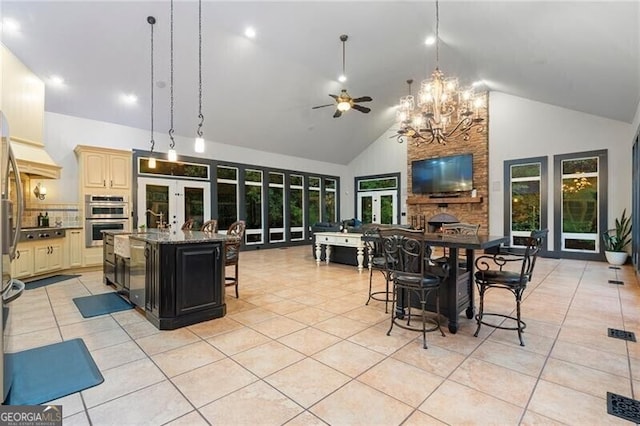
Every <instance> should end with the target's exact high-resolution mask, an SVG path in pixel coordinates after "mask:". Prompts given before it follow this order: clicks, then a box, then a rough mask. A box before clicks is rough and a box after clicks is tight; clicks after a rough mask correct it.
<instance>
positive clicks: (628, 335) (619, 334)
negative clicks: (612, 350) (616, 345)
mask: <svg viewBox="0 0 640 426" xmlns="http://www.w3.org/2000/svg"><path fill="white" fill-rule="evenodd" d="M608 334H609V337H615V338H616V339H622V340H628V341H630V342H635V341H636V334H635V333H634V332H633V331H624V330H618V329H615V328H610V329H609V333H608Z"/></svg>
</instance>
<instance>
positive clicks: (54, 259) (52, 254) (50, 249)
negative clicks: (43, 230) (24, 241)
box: [33, 240, 63, 274]
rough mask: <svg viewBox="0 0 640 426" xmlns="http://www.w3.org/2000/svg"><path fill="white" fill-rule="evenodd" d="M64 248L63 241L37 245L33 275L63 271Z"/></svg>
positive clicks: (35, 245)
mask: <svg viewBox="0 0 640 426" xmlns="http://www.w3.org/2000/svg"><path fill="white" fill-rule="evenodd" d="M62 246H63V240H48V241H46V242H44V243H35V244H34V262H33V273H34V274H43V273H46V272H51V271H56V270H59V269H62Z"/></svg>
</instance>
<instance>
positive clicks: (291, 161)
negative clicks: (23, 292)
mask: <svg viewBox="0 0 640 426" xmlns="http://www.w3.org/2000/svg"><path fill="white" fill-rule="evenodd" d="M149 139H150V134H149V131H148V130H142V129H136V128H133V127H126V126H120V125H117V124H112V123H106V122H102V121H95V120H88V119H84V118H79V117H73V116H69V115H62V114H55V113H50V112H47V113H45V125H44V143H45V146H46V149H47V151H48V152H49V154H51V157H52V158H53V160H54V161H56V162H57V163H58V164H59V165H60V166H62V173H61V177H60V180H55V181H54V180H52V181H49V182H46V184H47V191H48V195H47V201H48V202H50V203H55V202H60V203H65V202H71V203H75V202H78V191H79V181H78V162H77V159H76V156H75V154H74V152H73V149H74V148H75V147H76V145H91V146H99V147H107V148H115V149H123V150H131V149H141V150H149V149H150V145H149ZM155 141H156V145H155V151H156V152H163V153H166V152H167V150H168V149H169V137H168V136H167V135H166V134H160V133H157V134H156V135H155ZM175 141H176V145H175V147H176V151H178V155H181V154H182V155H189V156H195V154H194V153H193V140H192V139H190V138H184V137H179V136H176V137H175ZM206 147H207V149H206V152H205V153H204V154H197V156H200V157H205V158H215V159H216V160H223V161H229V162H236V163H244V164H255V165H260V166H267V167H273V168H281V169H286V170H296V171H301V172H309V173H320V174H326V175H334V176H340V178H341V180H343V181H344V180H345V176H346V175H347V166H344V165H339V164H332V163H326V162H322V161H313V160H308V159H304V158H298V157H292V156H287V155H280V154H273V153H269V152H264V151H257V150H254V149H247V148H242V147H238V146H233V145H226V144H221V143H216V142H211V141H207V142H206Z"/></svg>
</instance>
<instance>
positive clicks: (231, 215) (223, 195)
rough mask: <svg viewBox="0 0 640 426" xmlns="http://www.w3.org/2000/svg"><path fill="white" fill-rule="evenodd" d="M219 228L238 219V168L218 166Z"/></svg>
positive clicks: (222, 229) (224, 227) (223, 228)
mask: <svg viewBox="0 0 640 426" xmlns="http://www.w3.org/2000/svg"><path fill="white" fill-rule="evenodd" d="M217 170H218V229H219V230H221V231H224V230H225V229H229V226H231V224H232V223H233V222H235V221H236V220H238V169H237V168H235V167H226V166H218V169H217Z"/></svg>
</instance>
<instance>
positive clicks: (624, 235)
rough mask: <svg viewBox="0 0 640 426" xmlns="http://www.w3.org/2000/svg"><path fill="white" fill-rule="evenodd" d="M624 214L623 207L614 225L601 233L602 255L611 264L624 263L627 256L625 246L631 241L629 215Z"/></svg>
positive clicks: (625, 211)
mask: <svg viewBox="0 0 640 426" xmlns="http://www.w3.org/2000/svg"><path fill="white" fill-rule="evenodd" d="M626 214H627V209H624V210H623V211H622V216H621V217H620V219H617V218H616V227H615V228H614V229H609V230H607V231H605V232H603V233H602V242H603V243H604V250H605V251H604V255H605V256H606V258H607V262H609V263H610V264H612V265H622V264H624V263H625V262H626V261H627V257H628V256H629V255H628V253H627V252H626V251H625V247H626V246H627V244H629V243H630V242H631V217H627V215H626Z"/></svg>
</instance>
